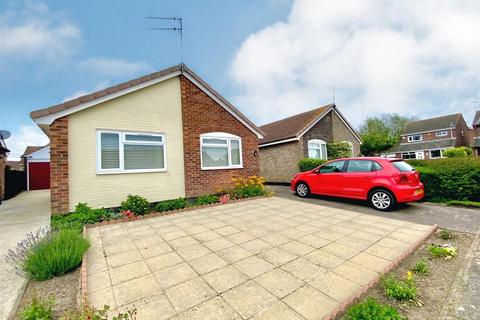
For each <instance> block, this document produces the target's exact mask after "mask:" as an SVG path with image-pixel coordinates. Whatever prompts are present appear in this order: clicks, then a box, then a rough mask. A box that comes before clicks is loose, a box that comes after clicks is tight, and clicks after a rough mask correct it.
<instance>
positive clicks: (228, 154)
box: [200, 132, 242, 170]
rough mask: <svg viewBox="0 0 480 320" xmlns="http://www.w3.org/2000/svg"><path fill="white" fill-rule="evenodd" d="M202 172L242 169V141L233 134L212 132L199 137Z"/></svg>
mask: <svg viewBox="0 0 480 320" xmlns="http://www.w3.org/2000/svg"><path fill="white" fill-rule="evenodd" d="M200 148H201V162H202V169H203V170H211V169H229V168H242V140H241V138H240V137H237V136H234V135H233V134H229V133H223V132H212V133H206V134H202V135H201V136H200Z"/></svg>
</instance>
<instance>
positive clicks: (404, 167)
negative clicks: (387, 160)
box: [392, 161, 415, 172]
mask: <svg viewBox="0 0 480 320" xmlns="http://www.w3.org/2000/svg"><path fill="white" fill-rule="evenodd" d="M392 165H393V166H394V167H395V168H397V169H398V171H400V172H410V171H415V169H413V167H412V166H411V165H409V164H408V163H406V162H405V161H392Z"/></svg>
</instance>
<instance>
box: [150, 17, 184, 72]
mask: <svg viewBox="0 0 480 320" xmlns="http://www.w3.org/2000/svg"><path fill="white" fill-rule="evenodd" d="M146 19H148V20H153V21H158V22H164V21H165V22H171V23H173V26H159V27H150V28H148V29H149V30H156V31H175V32H176V31H178V33H179V34H180V61H181V63H182V64H183V18H181V17H158V16H150V17H146Z"/></svg>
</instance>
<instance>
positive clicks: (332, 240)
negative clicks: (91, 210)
mask: <svg viewBox="0 0 480 320" xmlns="http://www.w3.org/2000/svg"><path fill="white" fill-rule="evenodd" d="M431 230H432V226H425V225H419V224H415V223H412V222H407V221H399V220H391V219H388V218H386V217H372V216H369V215H366V214H363V213H359V212H355V211H351V210H343V209H338V208H329V207H326V206H321V205H314V204H311V203H307V202H305V203H303V202H297V201H292V200H289V199H282V198H278V197H270V198H262V199H255V200H249V201H245V202H239V203H231V204H227V205H222V206H214V207H208V208H202V209H197V210H194V211H185V212H178V213H176V214H173V215H169V216H163V217H155V218H149V219H144V220H141V221H132V222H127V223H121V224H116V225H107V226H101V227H95V228H91V229H88V236H89V237H90V239H91V240H92V246H91V248H90V249H89V251H88V253H87V261H88V264H87V274H88V297H89V301H90V302H91V303H92V304H93V305H96V306H103V304H105V303H107V304H110V305H111V307H112V308H113V309H117V310H125V308H128V307H131V306H136V308H137V309H138V310H139V311H138V312H139V315H142V319H153V318H155V315H156V314H161V315H162V316H161V318H162V319H169V320H178V319H182V320H188V319H219V320H223V319H255V320H261V319H264V320H266V319H280V320H281V319H294V320H295V319H302V320H305V319H322V318H324V317H326V316H328V315H330V314H331V313H332V312H335V310H337V308H338V307H339V306H342V305H344V304H345V303H347V302H348V301H350V299H351V298H352V297H353V296H355V295H356V294H359V293H360V292H361V290H362V289H363V288H364V287H365V286H367V285H368V284H370V283H371V282H372V281H375V280H376V279H378V277H380V276H381V274H382V273H383V272H384V271H385V270H386V269H387V268H389V267H390V266H391V264H392V263H393V262H395V261H397V260H399V259H401V258H402V257H403V256H404V255H405V254H406V253H407V252H408V250H410V248H412V247H413V246H415V245H416V244H418V242H419V241H421V240H422V239H423V238H425V237H426V236H427V235H428V234H429V233H430V232H431ZM119 239H121V241H119ZM119 242H121V243H119ZM103 252H105V253H107V255H106V258H105V257H104V256H103Z"/></svg>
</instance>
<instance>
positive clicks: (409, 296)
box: [383, 272, 417, 300]
mask: <svg viewBox="0 0 480 320" xmlns="http://www.w3.org/2000/svg"><path fill="white" fill-rule="evenodd" d="M383 287H384V288H385V294H386V295H387V296H388V297H390V298H393V299H396V300H414V299H415V298H416V297H417V288H416V286H415V280H413V276H412V274H411V272H408V273H407V277H406V279H404V280H397V279H396V278H395V277H394V276H393V275H390V276H388V277H386V278H384V279H383Z"/></svg>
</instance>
